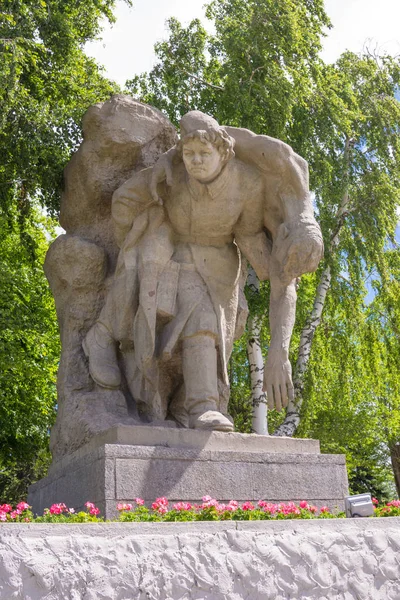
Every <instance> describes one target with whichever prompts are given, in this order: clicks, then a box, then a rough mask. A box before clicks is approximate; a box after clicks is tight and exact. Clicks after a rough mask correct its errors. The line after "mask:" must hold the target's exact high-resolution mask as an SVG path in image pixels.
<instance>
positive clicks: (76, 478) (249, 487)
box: [28, 426, 348, 518]
mask: <svg viewBox="0 0 400 600" xmlns="http://www.w3.org/2000/svg"><path fill="white" fill-rule="evenodd" d="M129 429H130V428H126V429H125V428H123V427H118V428H114V430H112V431H111V432H108V439H109V440H118V441H120V440H121V439H122V440H124V441H126V440H127V439H132V436H133V434H135V435H134V439H136V440H140V441H144V440H145V441H147V442H148V445H132V444H130V445H129V444H127V443H103V442H104V436H97V437H95V438H93V439H92V440H91V441H90V443H89V444H87V445H86V446H84V447H82V448H80V449H79V450H77V451H76V452H75V453H73V454H71V455H69V456H66V457H64V458H63V459H62V460H60V461H59V462H57V463H54V464H53V465H52V467H51V470H50V473H49V476H48V477H47V478H45V479H43V480H41V481H40V482H38V483H36V484H34V485H33V486H31V488H30V491H29V498H28V501H29V503H30V504H32V506H33V508H34V510H35V511H36V512H38V513H41V512H42V511H43V509H44V508H45V507H48V506H50V505H51V504H52V503H55V502H65V504H67V505H68V506H71V507H74V508H75V509H79V508H82V507H83V505H84V503H85V502H86V501H91V502H95V503H96V504H97V505H98V506H99V507H100V509H101V510H102V513H103V514H105V516H106V517H107V518H111V517H112V516H114V515H115V514H116V504H117V502H121V501H126V502H128V501H132V500H133V499H134V498H136V497H141V498H144V500H145V501H146V503H150V502H152V501H153V500H154V499H155V498H156V497H159V496H166V497H167V498H168V499H169V500H170V501H179V500H186V501H192V502H197V501H200V500H201V498H202V496H204V495H205V494H209V495H211V496H213V497H215V498H217V499H218V500H220V501H229V500H231V499H235V500H238V501H244V500H252V501H257V500H260V499H265V500H270V501H275V502H279V501H284V502H287V501H290V500H293V501H300V500H307V501H309V502H312V503H314V504H317V505H320V506H321V505H322V504H327V505H328V506H330V507H332V508H334V507H339V508H340V509H343V500H344V497H345V496H346V495H347V493H348V487H347V475H346V467H345V460H344V457H343V456H341V455H324V454H319V453H317V451H316V450H317V449H318V442H317V443H314V442H315V441H314V440H297V439H290V440H288V439H279V438H269V437H266V436H265V437H262V436H253V435H246V434H236V433H230V434H222V433H218V432H210V433H206V432H200V431H184V430H183V431H181V430H177V429H166V430H164V431H163V430H162V428H159V429H161V430H162V431H161V433H160V432H156V436H157V440H158V445H150V442H151V441H153V438H152V433H153V431H154V429H153V428H150V427H145V426H143V427H138V428H136V429H138V430H139V431H137V432H132V431H129ZM146 432H149V434H150V435H149V438H146ZM130 436H131V437H130ZM225 440H226V445H225V447H224V443H223V442H224V441H225ZM246 441H248V448H247V447H246ZM308 442H310V443H308ZM201 443H203V446H201ZM281 449H282V451H281ZM288 449H290V450H291V452H288ZM307 449H308V450H310V451H309V452H307ZM297 450H298V451H297Z"/></svg>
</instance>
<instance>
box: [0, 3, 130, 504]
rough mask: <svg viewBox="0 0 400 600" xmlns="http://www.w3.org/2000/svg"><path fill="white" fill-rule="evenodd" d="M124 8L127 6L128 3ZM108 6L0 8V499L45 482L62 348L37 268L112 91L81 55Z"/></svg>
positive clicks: (13, 497)
mask: <svg viewBox="0 0 400 600" xmlns="http://www.w3.org/2000/svg"><path fill="white" fill-rule="evenodd" d="M127 1H128V2H129V0H127ZM113 7H114V0H87V2H75V1H74V0H39V1H37V0H3V2H2V4H1V8H0V106H1V114H0V263H1V272H2V276H1V283H0V413H1V428H0V495H1V497H2V499H3V501H6V500H7V501H16V500H19V499H21V496H23V495H24V494H25V493H26V490H27V486H28V485H29V483H31V482H32V481H34V480H36V479H37V478H38V477H40V476H42V475H43V474H44V471H45V468H46V466H47V464H48V460H49V451H48V434H49V427H50V426H51V424H52V422H53V418H54V411H55V401H56V390H55V377H56V370H57V363H58V357H59V342H58V329H57V322H56V315H55V311H54V307H53V301H52V298H51V294H50V292H49V289H48V285H47V282H46V280H45V277H44V274H43V270H42V264H43V260H44V256H45V252H46V249H47V246H48V243H49V239H50V238H51V237H52V236H53V233H52V228H53V224H52V222H51V219H50V218H48V217H47V216H46V214H50V215H56V214H57V212H58V209H59V203H60V193H61V185H62V171H63V168H64V166H65V164H66V162H67V161H68V159H69V157H70V155H71V152H72V151H73V150H74V149H75V148H76V147H77V145H78V144H79V142H80V140H81V127H80V121H81V117H82V115H83V113H84V112H85V110H86V109H87V108H88V106H89V105H91V104H93V103H95V102H98V101H101V100H104V99H107V98H108V97H109V96H110V95H111V94H112V93H114V92H115V91H118V90H117V87H116V85H115V84H113V83H111V82H110V81H108V80H107V79H105V78H104V76H103V75H102V72H101V68H99V67H98V66H97V65H96V63H95V62H94V61H93V60H92V59H89V58H88V57H87V56H86V55H85V54H84V52H83V45H84V44H85V43H86V41H88V40H90V39H93V38H94V37H96V36H97V34H98V33H99V32H100V19H101V18H103V17H104V16H105V17H107V18H108V19H109V20H112V19H113V16H112V9H113Z"/></svg>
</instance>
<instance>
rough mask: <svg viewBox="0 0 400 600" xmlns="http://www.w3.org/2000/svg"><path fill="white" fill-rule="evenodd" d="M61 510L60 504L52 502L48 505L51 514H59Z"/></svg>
mask: <svg viewBox="0 0 400 600" xmlns="http://www.w3.org/2000/svg"><path fill="white" fill-rule="evenodd" d="M62 511H63V508H62V506H61V504H52V505H51V506H50V513H51V514H52V515H60V514H61V513H62Z"/></svg>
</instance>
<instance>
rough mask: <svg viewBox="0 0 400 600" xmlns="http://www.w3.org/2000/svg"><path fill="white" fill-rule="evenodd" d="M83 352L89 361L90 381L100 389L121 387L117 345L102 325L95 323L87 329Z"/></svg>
mask: <svg viewBox="0 0 400 600" xmlns="http://www.w3.org/2000/svg"><path fill="white" fill-rule="evenodd" d="M83 350H84V352H85V354H86V356H87V357H88V359H89V372H90V375H91V377H92V379H93V380H94V381H95V382H96V383H97V384H98V385H101V386H102V387H105V388H109V389H115V388H118V387H119V386H120V385H121V373H120V370H119V367H118V361H117V343H116V341H115V340H114V338H113V337H112V335H111V333H110V332H109V330H108V329H107V328H106V326H105V325H103V323H101V322H99V321H97V323H95V324H94V325H93V327H92V328H91V329H89V331H88V333H87V335H86V337H85V339H84V341H83Z"/></svg>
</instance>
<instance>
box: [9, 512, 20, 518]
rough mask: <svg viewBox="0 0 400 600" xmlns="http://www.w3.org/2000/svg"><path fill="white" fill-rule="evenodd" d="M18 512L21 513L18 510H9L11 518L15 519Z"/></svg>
mask: <svg viewBox="0 0 400 600" xmlns="http://www.w3.org/2000/svg"><path fill="white" fill-rule="evenodd" d="M20 514H21V511H20V510H13V511H12V512H10V517H11V518H12V519H16V518H17V517H18V516H19V515H20Z"/></svg>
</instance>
